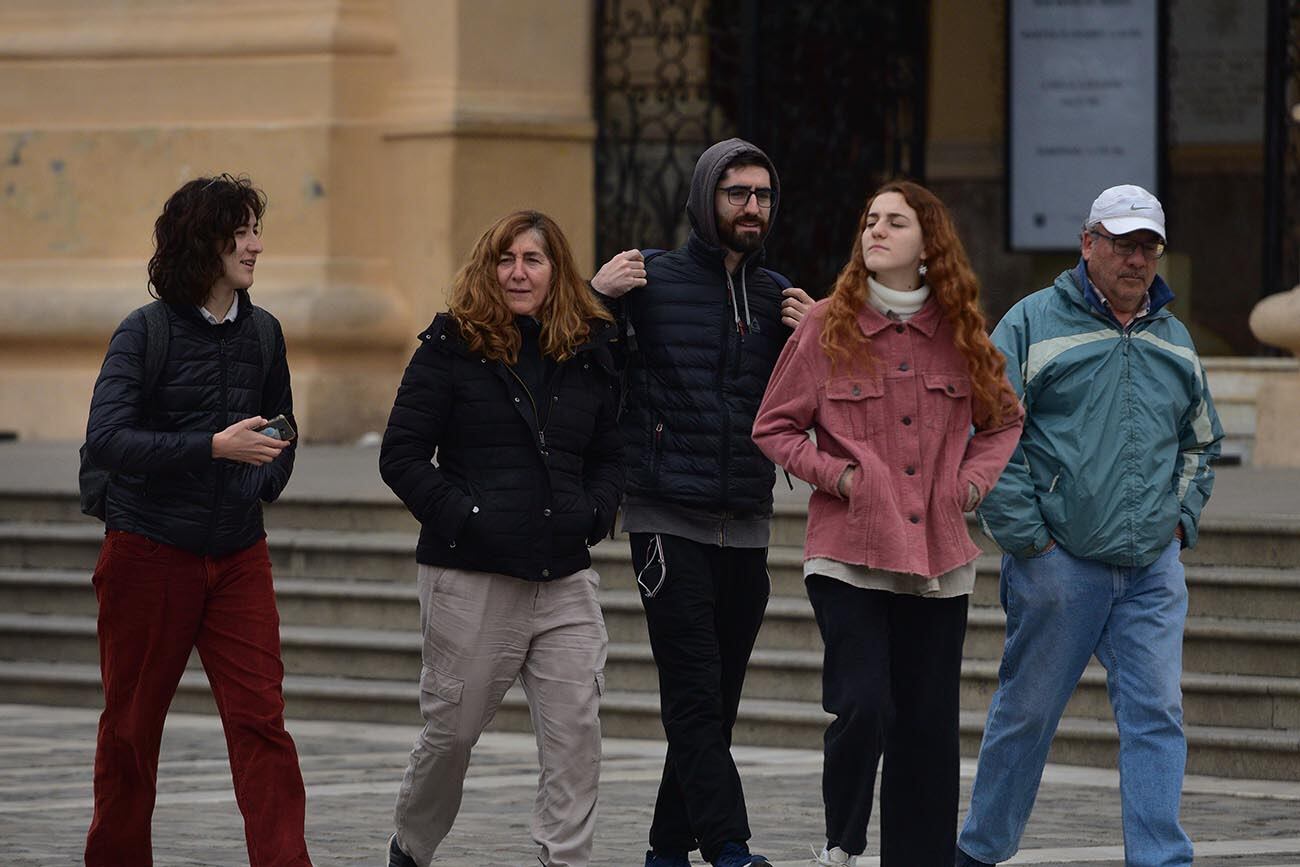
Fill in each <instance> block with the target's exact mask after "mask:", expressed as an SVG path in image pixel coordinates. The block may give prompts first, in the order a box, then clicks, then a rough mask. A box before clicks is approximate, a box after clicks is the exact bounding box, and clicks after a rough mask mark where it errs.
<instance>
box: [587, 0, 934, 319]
mask: <svg viewBox="0 0 1300 867" xmlns="http://www.w3.org/2000/svg"><path fill="white" fill-rule="evenodd" d="M927 7H928V4H927V3H925V2H916V3H894V2H880V3H872V2H869V0H823V2H820V3H790V2H784V0H598V2H597V16H598V17H597V21H598V33H597V57H596V119H597V122H598V124H599V133H598V138H597V146H596V217H597V223H596V224H597V237H596V247H597V253H598V255H599V256H600V257H601V260H602V261H603V260H604V259H605V258H608V257H609V256H611V255H613V254H614V253H616V252H618V251H619V250H621V249H625V248H628V247H674V246H677V245H678V244H680V243H681V242H682V241H683V240H684V239H685V237H686V234H687V230H688V228H689V227H688V225H687V221H686V215H685V212H684V206H685V203H686V196H687V192H688V190H689V185H690V177H691V171H692V169H693V168H694V165H695V160H696V158H697V157H698V156H699V154H700V152H701V151H703V150H704V149H705V148H706V147H708V145H709V144H711V143H712V142H714V141H717V140H719V139H722V138H726V137H728V136H731V135H739V136H741V137H743V138H747V139H749V140H751V141H753V142H755V143H756V144H758V145H759V146H761V147H762V148H763V149H764V150H766V151H767V152H768V154H769V155H770V156H771V157H772V160H773V162H774V163H775V164H776V167H777V171H778V172H780V174H781V182H782V188H783V190H782V194H783V200H782V203H781V213H780V217H779V219H778V220H777V223H776V225H775V227H774V230H773V232H772V235H771V238H770V239H769V243H768V262H769V264H771V265H772V267H775V268H777V269H778V270H780V271H783V272H785V273H786V274H788V275H789V276H790V277H791V279H793V280H794V281H795V282H796V284H798V285H802V286H804V287H805V288H807V289H808V290H809V291H810V292H813V293H814V294H822V293H824V292H825V290H826V289H827V288H829V286H830V284H831V283H832V282H833V281H834V278H835V274H836V273H837V272H838V270H839V268H840V267H841V266H842V265H843V264H844V258H845V256H846V255H847V254H848V251H849V247H850V245H851V243H852V240H853V239H852V234H853V229H854V227H855V226H856V219H857V215H858V212H859V211H860V210H861V207H862V203H863V200H864V198H865V196H866V195H867V194H868V193H869V192H870V191H871V190H872V189H873V188H874V187H875V186H876V185H877V184H878V183H879V182H880V181H881V180H883V179H884V178H887V177H893V176H897V175H908V176H912V177H918V178H919V177H923V176H924V165H923V154H924V139H925V130H924V117H925V111H924V93H925V56H926V38H925V37H926V22H927V17H928V10H927Z"/></svg>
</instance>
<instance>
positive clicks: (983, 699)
mask: <svg viewBox="0 0 1300 867" xmlns="http://www.w3.org/2000/svg"><path fill="white" fill-rule="evenodd" d="M280 640H281V652H282V656H283V659H284V665H285V671H286V673H288V674H295V675H296V674H301V675H313V676H325V677H335V678H355V679H361V680H386V679H387V680H394V679H395V680H400V679H403V678H416V677H418V676H419V673H420V636H419V634H418V632H416V631H415V630H414V629H411V628H383V629H358V628H339V627H328V626H292V625H282V626H281V628H280ZM98 658H99V657H98V646H97V643H96V639H95V621H94V618H93V617H85V616H82V617H77V616H67V615H22V614H9V613H5V614H0V659H6V660H13V661H37V662H50V663H56V662H75V663H84V664H94V663H96V662H97V661H98ZM997 665H998V663H997V660H995V659H979V658H973V657H970V656H969V655H968V656H967V658H966V659H965V661H964V663H963V678H962V707H963V708H965V709H968V710H980V711H982V710H984V709H986V708H987V707H988V702H989V699H990V698H991V697H992V694H993V690H994V689H995V688H996V686H997ZM198 666H199V661H198V657H197V653H195V654H193V655H192V656H191V659H190V667H191V668H197V667H198ZM606 683H607V684H608V686H609V688H610V689H612V690H619V691H624V692H647V693H654V692H655V691H657V689H658V679H657V674H656V671H655V667H654V660H653V658H652V656H651V653H650V648H649V645H648V643H647V642H646V641H645V640H644V638H642V639H641V640H638V641H632V642H628V641H617V640H616V641H612V642H611V644H610V648H609V663H608V665H607V667H606ZM745 689H746V695H749V696H752V697H756V698H761V699H777V700H791V701H804V702H812V703H814V704H819V703H820V701H821V649H820V648H817V649H811V650H791V649H774V648H770V647H763V646H760V647H759V648H757V649H756V650H755V652H754V655H753V657H752V659H751V663H750V667H749V672H748V674H747V676H746V687H745ZM1183 690H1184V702H1185V712H1186V718H1187V721H1188V722H1189V723H1200V724H1205V725H1219V726H1223V725H1227V726H1236V727H1245V728H1260V729H1293V730H1297V731H1300V678H1297V677H1289V678H1288V677H1268V676H1258V675H1256V676H1243V675H1223V674H1214V673H1203V672H1194V671H1188V672H1186V673H1184V675H1183ZM1067 714H1068V715H1069V716H1073V717H1079V718H1092V719H1110V717H1111V710H1110V704H1109V699H1108V698H1107V695H1106V688H1105V672H1104V671H1103V670H1102V669H1101V667H1100V666H1099V665H1096V664H1094V665H1092V666H1090V667H1089V668H1088V669H1087V670H1086V671H1085V672H1084V676H1083V679H1082V681H1081V684H1080V687H1079V689H1078V690H1076V692H1075V695H1074V698H1073V699H1072V701H1071V705H1070V707H1069V709H1068V710H1067Z"/></svg>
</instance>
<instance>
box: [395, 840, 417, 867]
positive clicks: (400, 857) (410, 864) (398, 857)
mask: <svg viewBox="0 0 1300 867" xmlns="http://www.w3.org/2000/svg"><path fill="white" fill-rule="evenodd" d="M388 867H419V865H418V864H416V863H415V859H414V858H412V857H411V856H410V855H407V854H406V853H405V852H403V851H402V847H401V846H398V845H397V835H396V834H394V835H393V836H391V837H389V838H388Z"/></svg>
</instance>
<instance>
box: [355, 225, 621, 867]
mask: <svg viewBox="0 0 1300 867" xmlns="http://www.w3.org/2000/svg"><path fill="white" fill-rule="evenodd" d="M450 307H451V310H450V312H448V313H441V314H439V315H438V316H437V317H436V318H435V319H434V320H433V324H432V325H430V326H429V328H428V329H427V330H425V331H424V333H422V334H421V335H420V346H419V348H417V349H416V350H415V355H414V356H413V357H412V358H411V363H410V364H409V365H408V366H407V368H406V373H405V375H404V376H403V377H402V384H401V386H400V387H399V388H398V391H397V400H396V402H395V403H394V405H393V411H392V414H391V415H390V416H389V419H388V429H387V430H386V431H385V433H384V442H383V447H382V449H381V451H380V456H379V469H380V472H381V474H382V475H383V477H384V481H385V482H387V483H388V485H389V487H391V488H392V489H393V491H394V492H396V493H397V495H398V496H399V497H400V498H401V500H402V502H403V503H405V504H406V506H407V508H408V509H410V510H411V514H413V515H414V516H415V517H416V519H417V520H419V522H420V539H419V543H418V546H417V548H416V561H417V563H418V579H419V597H420V616H421V631H422V634H423V637H424V651H423V662H424V665H423V668H422V670H421V673H420V713H421V715H422V716H423V717H424V720H425V726H424V730H423V731H422V732H421V733H420V736H419V737H418V738H417V739H416V742H415V748H414V749H413V750H412V752H411V759H410V763H409V764H408V765H407V768H406V775H405V777H404V779H403V781H402V786H401V789H400V791H399V793H398V798H397V812H396V825H397V833H396V834H394V835H393V836H392V837H390V838H389V841H388V863H389V865H390V867H411V865H416V864H420V865H424V864H428V863H429V861H430V860H431V859H432V858H433V855H434V852H435V851H436V850H437V848H438V845H439V843H441V842H442V839H443V837H445V836H446V834H447V832H448V831H449V830H450V829H451V825H452V822H453V820H454V819H455V818H456V813H457V811H458V810H459V808H460V801H461V792H462V790H463V788H464V782H465V773H466V770H467V769H468V767H469V758H470V750H471V748H472V747H473V746H474V744H475V742H476V741H477V740H478V737H479V735H480V734H481V733H482V731H483V729H484V727H485V726H486V725H487V724H488V722H490V721H491V719H492V717H493V715H494V714H495V713H496V710H497V707H498V706H499V705H500V704H501V700H502V698H503V697H504V696H505V693H506V690H507V689H509V688H510V686H511V685H512V684H513V683H514V682H515V680H516V679H518V680H520V681H522V683H523V688H524V694H525V696H526V697H527V699H528V706H529V710H530V713H531V715H532V722H533V730H534V732H536V735H537V745H538V756H539V759H540V761H541V765H542V773H541V777H540V779H539V783H538V789H539V791H538V794H537V801H536V804H535V806H534V809H533V821H532V835H533V839H534V841H535V842H536V843H537V844H538V846H539V847H540V852H539V860H540V861H541V863H542V864H545V865H548V867H575V865H576V867H581V865H586V864H587V863H588V859H589V857H590V854H591V844H592V834H593V831H594V830H595V819H596V783H597V779H598V777H599V773H600V722H599V720H598V718H597V711H598V710H599V701H600V694H601V692H603V690H604V677H605V672H604V669H605V653H606V646H607V644H608V639H607V637H606V633H605V623H604V620H603V619H602V617H601V613H600V605H599V603H598V602H597V599H596V590H597V587H598V585H599V582H600V577H599V576H598V575H597V574H596V573H595V571H593V570H592V569H591V556H590V554H589V553H588V551H587V548H588V547H589V546H591V545H594V544H595V543H596V542H597V541H599V540H600V539H601V538H602V537H603V536H604V535H605V534H606V533H607V532H609V529H610V526H611V525H612V523H613V520H614V512H615V508H616V506H617V505H618V500H619V495H620V492H621V489H622V483H623V475H622V468H621V463H620V447H621V443H620V440H619V436H618V426H617V421H616V414H617V402H618V401H617V389H616V387H615V386H616V381H617V380H616V377H615V374H614V366H613V359H612V357H611V355H610V351H609V348H608V342H609V339H610V338H611V337H612V336H613V335H614V333H615V327H614V325H613V322H612V320H611V318H610V316H609V314H607V313H606V312H605V310H604V308H603V307H602V306H601V305H600V304H598V303H597V302H596V301H595V299H594V297H593V296H592V294H591V293H590V291H589V290H588V289H587V286H586V284H585V283H584V282H583V280H582V279H581V278H580V277H579V276H578V272H577V269H576V268H575V267H574V264H573V254H572V253H571V252H570V250H569V242H568V241H567V240H566V239H565V237H564V233H563V232H561V231H560V227H559V226H557V225H556V224H555V222H554V221H553V220H551V218H549V217H547V216H546V215H545V214H542V213H539V212H537V211H518V212H516V213H513V214H509V215H507V216H505V217H502V218H501V219H499V220H497V221H496V223H494V224H493V225H492V226H491V227H490V228H489V229H488V230H487V231H486V232H484V233H483V235H482V237H480V238H479V239H478V242H477V243H476V244H475V245H474V249H473V251H472V252H471V253H470V256H469V260H468V261H467V262H466V263H465V265H464V266H463V267H462V268H461V269H460V271H459V273H457V275H456V278H455V282H454V284H453V286H452V291H451V305H450ZM435 457H436V462H435ZM487 845H490V843H489V844H487Z"/></svg>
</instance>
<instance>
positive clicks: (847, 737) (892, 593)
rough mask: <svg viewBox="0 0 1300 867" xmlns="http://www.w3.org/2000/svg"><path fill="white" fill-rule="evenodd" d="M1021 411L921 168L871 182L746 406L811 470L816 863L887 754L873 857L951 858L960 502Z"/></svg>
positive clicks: (858, 839)
mask: <svg viewBox="0 0 1300 867" xmlns="http://www.w3.org/2000/svg"><path fill="white" fill-rule="evenodd" d="M1022 424H1023V412H1022V410H1021V408H1020V406H1019V403H1018V402H1017V400H1016V397H1015V394H1014V392H1012V390H1011V388H1010V386H1009V384H1008V383H1007V380H1006V376H1005V373H1004V362H1003V358H1002V355H1001V353H999V352H998V350H997V349H996V348H995V347H994V346H993V344H992V343H991V342H990V340H989V338H988V335H987V333H986V332H985V328H984V316H983V314H982V313H981V312H980V307H979V282H978V280H976V278H975V275H974V273H973V272H972V270H971V267H970V262H969V261H968V260H967V257H966V251H965V249H964V248H963V246H962V243H961V240H960V239H959V238H958V237H957V233H956V230H955V228H954V227H953V223H952V218H951V216H950V215H949V213H948V209H947V208H945V207H944V205H943V203H942V202H940V201H939V199H938V198H936V197H935V195H934V194H933V193H931V192H930V191H929V190H927V189H925V188H924V187H922V186H920V185H918V184H915V183H911V182H909V181H895V182H892V183H888V184H885V185H884V186H883V187H881V188H880V189H879V190H877V191H876V192H875V193H874V194H873V195H872V196H871V198H869V199H868V200H867V204H866V207H865V208H864V209H863V212H862V217H861V219H860V220H859V221H858V230H857V235H856V236H855V238H854V241H853V250H852V253H851V254H850V256H849V261H848V263H847V264H846V265H845V266H844V268H843V270H841V271H840V274H839V278H838V279H837V280H836V282H835V289H834V291H833V293H832V294H831V296H830V298H828V299H826V300H825V301H820V302H818V303H817V304H816V305H815V306H814V307H813V308H812V310H811V311H809V313H808V314H807V316H806V317H805V318H804V320H803V322H801V323H800V325H799V327H798V329H797V330H796V331H795V333H794V335H793V336H792V337H791V339H790V341H789V342H788V343H787V344H786V346H785V350H784V352H783V353H782V355H781V358H780V360H779V361H778V362H777V365H776V370H775V371H774V372H773V374H772V379H771V382H770V383H769V385H768V388H767V393H766V394H765V395H764V397H763V403H762V405H761V407H760V408H759V412H758V417H757V419H756V420H755V422H754V433H753V436H754V441H755V442H756V443H757V444H758V446H759V448H760V449H762V450H763V452H764V453H765V454H766V455H767V456H768V457H769V458H771V459H772V460H773V461H775V462H776V463H778V464H780V465H781V466H783V467H785V468H786V469H787V470H788V471H789V472H791V473H793V474H794V475H796V476H798V477H799V478H801V479H804V480H806V481H808V482H810V483H811V484H812V485H813V486H814V491H813V494H812V497H811V499H810V500H809V504H808V532H807V542H806V546H805V550H804V582H805V586H806V587H807V590H808V597H809V599H810V600H811V601H812V605H813V610H814V612H815V613H816V616H817V625H818V627H819V628H820V630H821V633H822V639H823V641H824V643H825V655H824V661H823V673H822V704H823V706H824V707H825V709H826V711H827V712H828V713H830V714H832V715H834V717H835V718H834V719H833V720H832V721H831V723H830V725H829V726H828V727H827V729H826V735H825V765H824V769H823V772H822V797H823V800H824V802H825V808H826V845H825V846H824V847H823V848H822V849H821V851H820V853H818V852H817V851H816V850H815V849H814V856H815V860H816V862H817V863H819V864H823V865H853V864H855V863H856V860H857V856H858V855H859V854H860V853H861V852H862V851H863V850H864V849H865V848H866V829H867V820H868V819H869V818H870V814H871V806H872V790H873V786H874V784H875V776H876V764H877V761H878V759H879V758H880V756H881V754H882V753H883V754H884V775H883V779H882V780H881V794H880V798H881V802H882V809H881V842H880V845H881V863H882V864H883V865H887V867H888V865H898V867H902V865H906V867H940V865H942V867H948V865H951V864H952V859H953V847H954V846H955V843H956V829H957V798H958V747H959V743H958V710H959V700H958V692H959V686H960V676H961V650H962V642H963V641H964V639H965V635H966V610H967V601H968V598H969V596H970V593H971V591H972V589H973V588H974V584H975V558H976V557H977V556H978V554H979V549H978V548H977V547H976V546H975V544H974V543H973V542H972V541H971V539H970V534H969V533H968V531H967V529H966V521H965V517H964V515H963V513H964V512H969V511H971V510H973V509H974V508H975V506H976V505H977V504H978V503H979V501H980V500H981V499H982V498H983V497H984V495H985V494H987V493H988V492H989V490H990V489H992V487H993V485H994V484H995V483H996V482H997V480H998V476H999V475H1001V473H1002V468H1003V467H1004V466H1005V465H1006V463H1007V460H1008V459H1009V458H1010V457H1011V454H1012V452H1013V451H1014V449H1015V447H1016V443H1017V441H1018V440H1019V438H1020V429H1021V426H1022ZM972 429H973V434H972ZM810 431H811V432H812V433H813V435H814V436H809V432H810Z"/></svg>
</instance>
